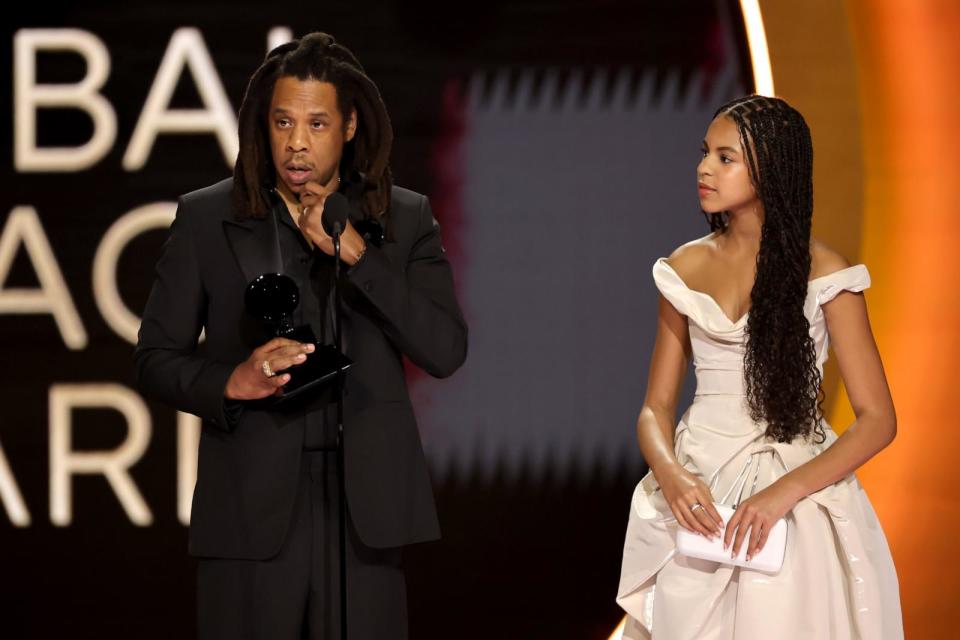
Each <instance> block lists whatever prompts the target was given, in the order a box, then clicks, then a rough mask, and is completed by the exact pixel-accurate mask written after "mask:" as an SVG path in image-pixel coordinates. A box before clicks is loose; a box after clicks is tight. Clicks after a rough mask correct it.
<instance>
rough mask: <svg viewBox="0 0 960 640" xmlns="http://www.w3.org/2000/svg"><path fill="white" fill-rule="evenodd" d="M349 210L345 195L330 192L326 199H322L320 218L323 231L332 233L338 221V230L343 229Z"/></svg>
mask: <svg viewBox="0 0 960 640" xmlns="http://www.w3.org/2000/svg"><path fill="white" fill-rule="evenodd" d="M349 212H350V206H349V204H348V203H347V198H346V196H344V195H343V194H342V193H331V194H330V195H329V196H327V199H326V200H324V201H323V215H322V217H321V219H320V220H321V222H322V223H323V229H324V231H326V232H327V233H329V234H330V235H333V230H334V227H335V225H336V224H337V223H338V222H339V223H340V230H341V231H342V230H343V229H345V228H346V226H347V217H348V215H349Z"/></svg>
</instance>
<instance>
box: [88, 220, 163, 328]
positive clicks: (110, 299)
mask: <svg viewBox="0 0 960 640" xmlns="http://www.w3.org/2000/svg"><path fill="white" fill-rule="evenodd" d="M176 212H177V203H176V202H154V203H152V204H147V205H144V206H142V207H137V208H136V209H134V210H133V211H130V212H128V213H126V214H124V215H123V216H121V217H120V218H118V219H117V221H116V222H114V223H113V224H112V225H111V226H110V228H109V229H107V232H106V233H105V234H104V236H103V240H101V241H100V246H99V247H98V248H97V253H96V256H94V259H93V296H94V299H95V300H96V302H97V307H98V308H99V309H100V313H101V314H103V319H104V320H106V321H107V324H108V325H110V328H111V329H113V330H114V331H115V332H116V334H117V335H118V336H120V337H121V338H123V339H124V340H126V341H127V342H129V343H130V344H137V332H138V331H139V330H140V318H139V317H137V315H136V314H135V313H133V312H132V311H130V309H128V308H127V306H126V305H125V304H124V303H123V299H122V298H121V297H120V290H119V289H118V288H117V262H118V261H119V260H120V254H121V253H122V252H123V248H124V247H126V246H127V243H128V242H130V240H132V239H133V238H135V237H136V236H137V235H139V234H141V233H143V232H144V231H149V230H151V229H166V228H168V227H169V226H170V224H171V223H172V222H173V218H174V216H175V215H176Z"/></svg>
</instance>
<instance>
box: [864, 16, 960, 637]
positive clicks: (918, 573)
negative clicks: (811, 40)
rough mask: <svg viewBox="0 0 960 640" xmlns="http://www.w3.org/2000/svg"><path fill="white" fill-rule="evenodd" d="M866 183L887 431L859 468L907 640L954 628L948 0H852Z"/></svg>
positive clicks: (956, 301) (956, 354) (959, 443)
mask: <svg viewBox="0 0 960 640" xmlns="http://www.w3.org/2000/svg"><path fill="white" fill-rule="evenodd" d="M848 9H849V14H850V22H851V25H852V28H853V35H854V41H855V47H856V51H857V59H858V63H859V75H860V82H859V84H860V100H861V108H862V113H863V145H864V163H865V175H866V189H865V202H864V216H863V224H864V226H863V240H862V242H863V245H862V252H861V258H862V260H863V261H864V262H866V263H867V264H868V265H869V266H870V268H871V270H872V272H873V275H874V282H875V288H874V289H873V290H872V291H871V292H870V293H869V294H868V300H869V302H870V312H871V314H872V318H873V323H874V330H875V333H876V335H877V339H878V342H879V344H880V351H881V353H882V354H883V358H884V363H885V366H886V369H887V376H888V378H889V380H890V386H891V389H892V391H893V396H894V400H895V402H896V406H897V415H898V422H899V433H898V436H897V440H896V441H895V442H894V444H893V445H892V446H891V447H890V448H889V449H888V450H887V451H885V452H883V453H882V454H881V455H880V456H878V458H877V459H875V460H874V461H872V462H870V463H869V464H868V465H866V466H865V467H864V469H863V470H862V471H861V473H860V474H859V475H860V477H861V479H862V481H863V483H864V485H865V486H866V488H867V491H868V492H869V494H870V496H871V498H872V500H873V501H874V505H875V507H876V509H877V511H878V513H879V515H880V518H881V521H882V522H883V524H884V527H885V530H886V532H887V537H888V539H889V542H890V546H891V548H892V550H893V554H894V559H895V561H896V563H897V570H898V573H899V576H900V595H901V599H902V601H903V607H904V622H905V627H906V635H907V637H908V638H945V637H951V635H952V634H954V633H956V625H957V608H956V603H957V602H958V600H960V575H958V573H957V571H956V566H957V562H956V559H955V553H954V550H953V545H952V541H953V539H954V538H955V536H956V534H955V531H956V529H957V527H958V525H960V498H958V496H957V491H956V478H955V473H956V468H957V459H958V456H960V433H958V430H957V428H956V426H955V423H956V414H954V409H955V408H956V406H957V405H956V399H957V396H956V395H954V394H955V393H956V392H955V391H954V389H955V387H956V383H955V381H954V380H953V376H952V373H953V371H952V365H954V364H955V363H956V362H958V361H960V292H958V290H957V288H956V283H957V282H958V280H960V250H958V249H960V230H958V225H957V203H956V196H955V191H956V189H957V187H958V186H960V181H958V177H957V170H956V156H957V146H958V144H960V120H958V116H957V113H956V105H957V104H958V103H960V84H958V82H957V79H956V78H957V74H958V73H960V38H958V34H960V4H958V3H956V2H955V1H953V0H915V1H910V2H905V1H902V0H852V1H851V2H850V3H849V4H848Z"/></svg>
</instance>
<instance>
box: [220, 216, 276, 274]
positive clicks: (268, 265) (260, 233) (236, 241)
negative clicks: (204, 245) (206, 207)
mask: <svg viewBox="0 0 960 640" xmlns="http://www.w3.org/2000/svg"><path fill="white" fill-rule="evenodd" d="M274 215H275V214H274V213H273V212H271V213H270V215H268V216H267V217H266V218H264V219H263V220H244V221H242V222H240V221H236V220H224V221H223V232H224V233H225V234H226V236H227V241H228V242H229V243H230V248H231V249H232V250H233V256H234V258H236V260H237V264H238V265H239V267H240V270H241V271H243V275H244V277H245V278H246V279H247V282H252V281H253V280H254V279H255V278H257V277H258V276H260V275H263V274H264V273H283V260H282V257H281V256H280V239H279V238H278V237H277V225H276V223H275V218H274V217H273V216H274Z"/></svg>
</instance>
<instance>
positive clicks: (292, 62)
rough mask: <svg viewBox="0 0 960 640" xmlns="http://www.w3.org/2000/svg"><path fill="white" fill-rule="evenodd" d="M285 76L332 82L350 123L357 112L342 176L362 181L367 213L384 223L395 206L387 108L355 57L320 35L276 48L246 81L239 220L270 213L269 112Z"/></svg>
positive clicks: (237, 178) (236, 191) (236, 190)
mask: <svg viewBox="0 0 960 640" xmlns="http://www.w3.org/2000/svg"><path fill="white" fill-rule="evenodd" d="M284 76H292V77H295V78H297V79H298V80H318V81H321V82H329V83H331V84H332V85H333V86H334V87H335V88H336V90H337V108H338V109H339V110H340V113H341V114H342V115H343V117H344V121H345V122H346V120H347V118H348V117H349V115H350V113H351V111H352V110H353V109H356V110H357V131H356V134H355V135H354V137H353V140H351V141H350V142H348V143H347V144H345V145H344V147H343V157H342V158H341V161H340V174H341V175H344V176H348V177H351V179H358V180H361V181H362V185H361V188H360V192H361V193H362V203H361V206H362V209H363V211H364V213H365V214H367V215H368V216H372V217H374V218H376V219H378V220H379V219H380V217H381V216H382V215H383V214H385V213H386V211H387V207H388V206H389V204H390V189H391V187H392V186H393V176H392V174H391V171H390V149H391V147H392V146H393V128H392V127H391V125H390V118H389V116H388V115H387V108H386V106H385V105H384V104H383V99H382V98H381V97H380V91H379V90H378V89H377V85H375V84H374V83H373V81H372V80H371V79H370V78H369V77H368V76H367V75H366V73H365V72H364V70H363V67H362V66H361V65H360V62H359V61H358V60H357V58H356V56H354V55H353V53H351V52H350V50H349V49H347V48H346V47H344V46H343V45H341V44H339V43H337V42H336V41H335V40H334V38H333V36H331V35H328V34H326V33H320V32H315V33H310V34H308V35H306V36H304V37H303V38H301V39H300V40H294V41H292V42H288V43H286V44H282V45H280V46H279V47H276V48H274V49H273V50H272V51H270V53H268V54H267V57H266V59H265V60H264V62H263V64H262V65H261V66H260V68H259V69H257V70H256V72H255V73H254V74H253V76H252V77H251V78H250V82H249V83H247V89H246V93H245V94H244V97H243V103H242V104H241V106H240V117H239V133H240V153H239V155H238V156H237V163H236V166H235V168H234V172H233V200H234V208H235V209H236V214H237V217H238V218H240V219H246V218H263V217H265V216H266V215H267V213H268V212H269V211H270V203H269V201H268V200H267V198H266V196H265V194H264V193H263V187H264V186H273V181H274V169H273V161H272V156H271V151H270V134H269V131H268V129H267V113H268V110H269V108H270V100H271V98H272V97H273V89H274V86H275V85H276V83H277V80H278V79H279V78H281V77H284Z"/></svg>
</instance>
